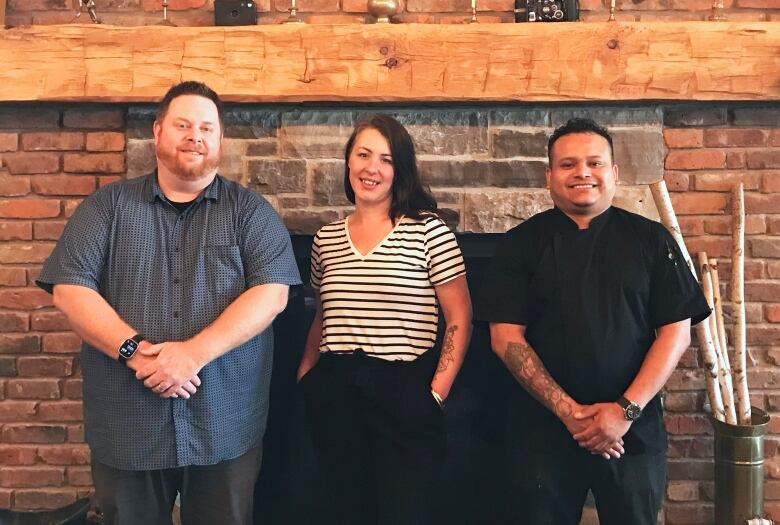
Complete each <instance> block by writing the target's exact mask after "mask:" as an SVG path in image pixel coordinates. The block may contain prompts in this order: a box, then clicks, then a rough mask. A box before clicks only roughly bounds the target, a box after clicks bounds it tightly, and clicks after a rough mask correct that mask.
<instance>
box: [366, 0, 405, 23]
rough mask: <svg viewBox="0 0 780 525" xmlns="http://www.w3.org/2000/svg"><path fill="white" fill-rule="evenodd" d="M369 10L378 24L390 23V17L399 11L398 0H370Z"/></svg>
mask: <svg viewBox="0 0 780 525" xmlns="http://www.w3.org/2000/svg"><path fill="white" fill-rule="evenodd" d="M367 5H368V12H369V13H370V14H371V16H373V17H374V18H376V23H377V24H389V23H390V17H391V16H393V15H394V14H396V13H397V12H398V7H399V6H398V1H397V0H368V4H367Z"/></svg>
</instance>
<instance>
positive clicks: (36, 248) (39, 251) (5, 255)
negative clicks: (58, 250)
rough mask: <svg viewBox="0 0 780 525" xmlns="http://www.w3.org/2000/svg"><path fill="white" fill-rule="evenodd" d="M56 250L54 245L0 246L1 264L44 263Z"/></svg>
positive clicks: (7, 244) (17, 244) (19, 244)
mask: <svg viewBox="0 0 780 525" xmlns="http://www.w3.org/2000/svg"><path fill="white" fill-rule="evenodd" d="M53 249H54V244H52V243H48V242H47V243H32V244H29V243H24V244H22V243H14V244H10V243H6V244H2V245H0V264H21V263H42V262H43V261H45V260H46V258H47V257H48V256H49V254H50V253H51V252H52V250H53Z"/></svg>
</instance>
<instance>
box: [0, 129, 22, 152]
mask: <svg viewBox="0 0 780 525" xmlns="http://www.w3.org/2000/svg"><path fill="white" fill-rule="evenodd" d="M18 147H19V135H18V134H16V133H0V152H2V153H5V152H8V151H16V150H17V149H18Z"/></svg>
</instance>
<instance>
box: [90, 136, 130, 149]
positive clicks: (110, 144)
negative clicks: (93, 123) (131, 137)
mask: <svg viewBox="0 0 780 525" xmlns="http://www.w3.org/2000/svg"><path fill="white" fill-rule="evenodd" d="M124 149H125V135H124V133H119V132H116V131H99V132H95V133H87V151H124Z"/></svg>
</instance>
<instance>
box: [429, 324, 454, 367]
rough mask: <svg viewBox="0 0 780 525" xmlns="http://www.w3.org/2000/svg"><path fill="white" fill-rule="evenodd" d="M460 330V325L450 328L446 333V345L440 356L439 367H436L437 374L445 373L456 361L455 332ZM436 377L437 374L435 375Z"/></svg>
mask: <svg viewBox="0 0 780 525" xmlns="http://www.w3.org/2000/svg"><path fill="white" fill-rule="evenodd" d="M457 330H458V325H452V326H448V327H447V330H446V331H445V332H444V343H443V344H442V347H441V355H440V356H439V365H438V366H437V367H436V374H439V373H441V372H444V371H445V370H447V367H448V366H450V363H452V362H453V361H454V360H455V357H454V356H453V355H452V353H453V352H454V351H455V342H454V341H453V339H454V338H455V332H456V331H457ZM434 375H435V374H434Z"/></svg>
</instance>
